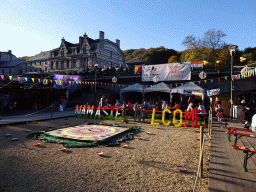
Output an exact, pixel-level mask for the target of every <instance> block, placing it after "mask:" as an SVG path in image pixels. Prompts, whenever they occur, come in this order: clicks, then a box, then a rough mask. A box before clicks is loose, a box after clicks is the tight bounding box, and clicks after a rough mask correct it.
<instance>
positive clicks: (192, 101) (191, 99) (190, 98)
mask: <svg viewBox="0 0 256 192" xmlns="http://www.w3.org/2000/svg"><path fill="white" fill-rule="evenodd" d="M194 102H195V101H194V99H193V98H192V97H189V98H188V105H189V104H190V103H194Z"/></svg>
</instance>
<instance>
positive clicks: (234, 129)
mask: <svg viewBox="0 0 256 192" xmlns="http://www.w3.org/2000/svg"><path fill="white" fill-rule="evenodd" d="M221 128H222V129H228V131H229V132H236V131H246V132H252V130H249V129H242V128H235V127H223V126H222V127H221ZM228 140H229V141H230V134H228Z"/></svg>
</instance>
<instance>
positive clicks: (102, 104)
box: [100, 95, 106, 107]
mask: <svg viewBox="0 0 256 192" xmlns="http://www.w3.org/2000/svg"><path fill="white" fill-rule="evenodd" d="M104 106H106V100H105V95H102V97H101V99H100V107H104Z"/></svg>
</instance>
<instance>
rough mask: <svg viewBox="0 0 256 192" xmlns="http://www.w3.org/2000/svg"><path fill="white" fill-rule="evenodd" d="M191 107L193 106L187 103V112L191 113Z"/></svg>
mask: <svg viewBox="0 0 256 192" xmlns="http://www.w3.org/2000/svg"><path fill="white" fill-rule="evenodd" d="M193 105H194V104H193V103H189V105H188V108H187V111H188V112H191V111H192V110H193Z"/></svg>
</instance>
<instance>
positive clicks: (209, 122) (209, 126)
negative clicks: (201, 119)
mask: <svg viewBox="0 0 256 192" xmlns="http://www.w3.org/2000/svg"><path fill="white" fill-rule="evenodd" d="M211 113H212V110H211V109H210V110H209V117H208V135H209V136H210V135H211Z"/></svg>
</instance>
